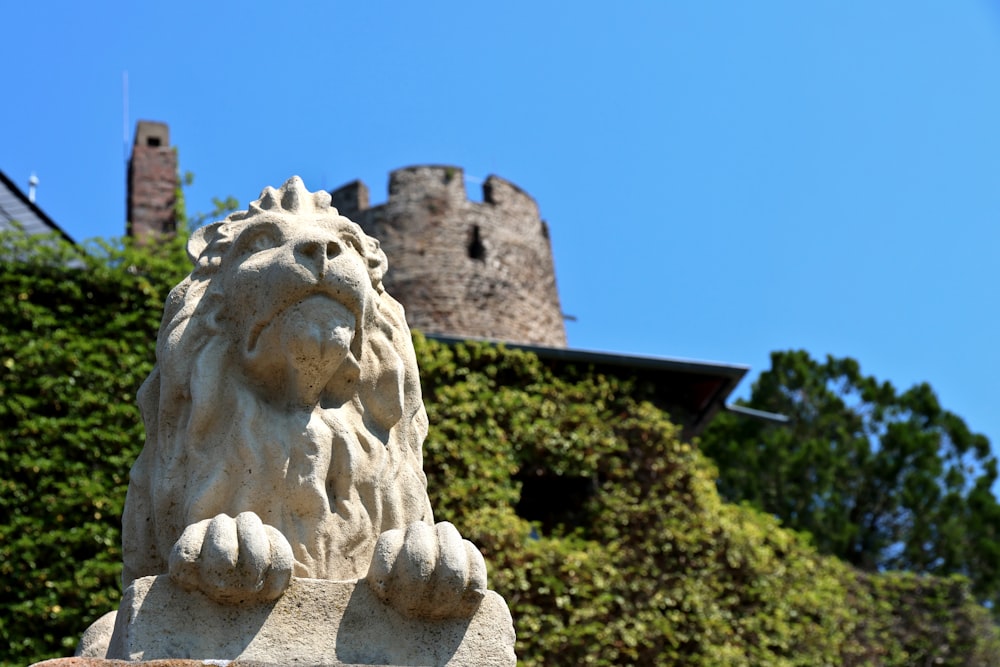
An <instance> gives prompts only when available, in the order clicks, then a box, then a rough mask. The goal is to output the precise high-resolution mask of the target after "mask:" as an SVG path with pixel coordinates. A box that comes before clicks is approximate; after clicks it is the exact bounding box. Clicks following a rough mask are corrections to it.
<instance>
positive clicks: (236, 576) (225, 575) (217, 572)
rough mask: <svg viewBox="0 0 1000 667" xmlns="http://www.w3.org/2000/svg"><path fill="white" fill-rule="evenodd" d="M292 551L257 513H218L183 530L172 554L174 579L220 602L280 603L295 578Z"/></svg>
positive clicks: (280, 535)
mask: <svg viewBox="0 0 1000 667" xmlns="http://www.w3.org/2000/svg"><path fill="white" fill-rule="evenodd" d="M294 563H295V559H294V556H293V555H292V547H291V545H289V544H288V540H286V539H285V536H284V535H282V534H281V533H279V532H278V531H277V529H275V528H273V527H271V526H267V525H265V524H264V523H263V522H261V520H260V517H258V516H257V515H256V514H254V513H253V512H243V513H242V514H240V515H238V516H237V517H236V518H235V519H234V518H233V517H231V516H227V515H225V514H220V515H218V516H216V517H215V518H214V519H205V520H204V521H199V522H198V523H195V524H191V525H190V526H188V527H187V528H185V529H184V532H183V533H182V534H181V537H180V539H179V540H177V543H176V544H174V548H173V550H172V551H171V552H170V578H171V579H173V580H174V582H176V583H177V584H178V585H179V586H181V587H182V588H184V589H185V590H199V591H201V592H203V593H205V594H206V595H208V596H209V597H210V598H212V599H213V600H216V601H217V602H226V603H234V602H241V601H244V600H254V601H269V600H274V599H277V598H278V597H279V596H280V595H281V594H282V593H284V592H285V589H286V588H288V583H289V581H290V580H291V576H292V566H293V565H294Z"/></svg>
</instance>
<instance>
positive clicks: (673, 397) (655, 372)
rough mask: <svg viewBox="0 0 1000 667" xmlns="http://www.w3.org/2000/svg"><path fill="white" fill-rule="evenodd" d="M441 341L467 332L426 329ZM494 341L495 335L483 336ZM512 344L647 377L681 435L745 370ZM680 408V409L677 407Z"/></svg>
mask: <svg viewBox="0 0 1000 667" xmlns="http://www.w3.org/2000/svg"><path fill="white" fill-rule="evenodd" d="M427 337H428V338H431V339H433V340H437V341H441V342H443V343H449V344H453V343H458V342H461V341H463V340H468V338H464V337H457V336H443V335H438V334H431V335H428V336H427ZM486 342H492V343H496V342H497V341H486ZM503 345H504V346H506V347H508V348H511V349H518V350H527V351H529V352H533V353H534V354H536V355H538V357H539V358H541V359H543V360H546V361H549V362H552V363H554V364H556V365H570V364H575V365H586V366H592V367H594V368H595V369H596V370H599V371H601V372H604V373H608V374H615V375H628V376H634V377H636V378H637V379H638V380H640V381H648V382H651V383H652V386H653V390H654V395H655V399H654V400H655V402H656V403H657V404H658V405H659V406H660V407H661V408H663V409H665V410H667V411H668V412H670V413H671V416H672V417H674V419H675V420H676V423H678V424H680V425H681V426H682V427H683V435H684V437H685V438H693V437H695V436H697V435H698V434H700V433H701V432H702V430H703V429H704V428H705V427H706V426H708V423H709V422H710V421H711V419H712V417H713V416H714V415H715V413H716V412H718V411H719V410H720V409H722V408H723V407H724V406H725V404H726V399H727V398H728V397H729V395H730V394H731V393H732V392H733V390H734V389H735V388H736V385H738V384H739V382H740V380H742V379H743V376H745V375H746V374H747V371H748V370H750V367H749V366H743V365H738V364H722V363H718V362H713V361H693V360H690V359H676V358H671V357H650V356H641V355H633V354H616V353H613V352H594V351H590V350H575V349H571V348H555V347H542V346H539V345H521V344H517V343H503ZM678 409H679V410H678Z"/></svg>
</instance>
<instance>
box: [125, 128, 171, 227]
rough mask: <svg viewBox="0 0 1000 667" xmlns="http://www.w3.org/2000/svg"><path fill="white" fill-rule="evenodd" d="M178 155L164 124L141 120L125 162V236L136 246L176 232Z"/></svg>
mask: <svg viewBox="0 0 1000 667" xmlns="http://www.w3.org/2000/svg"><path fill="white" fill-rule="evenodd" d="M177 187H178V182H177V152H176V151H175V150H174V149H173V148H172V147H171V146H170V129H169V128H168V127H167V124H166V123H157V122H154V121H148V120H140V121H139V122H138V123H136V126H135V143H134V144H133V145H132V157H131V159H130V160H129V162H128V213H127V215H128V220H127V222H126V225H127V233H128V235H129V236H131V237H133V238H134V239H136V240H137V241H138V242H139V243H145V242H147V241H149V240H152V239H156V238H157V237H161V236H169V235H171V234H173V233H174V231H176V229H177V213H176V210H175V205H176V203H177Z"/></svg>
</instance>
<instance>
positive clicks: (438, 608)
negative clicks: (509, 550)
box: [367, 521, 486, 618]
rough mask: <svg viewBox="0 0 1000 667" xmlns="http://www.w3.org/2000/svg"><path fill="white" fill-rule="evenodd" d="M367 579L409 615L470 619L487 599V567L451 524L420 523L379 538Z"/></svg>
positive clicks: (389, 532) (469, 543) (388, 532)
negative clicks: (483, 600) (485, 597)
mask: <svg viewBox="0 0 1000 667" xmlns="http://www.w3.org/2000/svg"><path fill="white" fill-rule="evenodd" d="M367 580H368V585H369V586H370V587H371V588H372V590H373V591H374V592H375V594H376V595H377V596H378V597H379V598H380V599H382V601H383V602H386V603H388V604H391V605H392V606H394V607H395V608H396V609H398V610H399V611H400V612H402V613H404V614H406V615H408V616H413V617H424V618H469V617H471V616H472V615H473V614H474V613H475V612H476V609H477V608H478V607H479V603H480V601H481V600H482V598H483V595H485V591H486V562H485V561H484V560H483V555H482V554H481V553H480V552H479V550H478V549H476V547H475V546H474V545H473V544H472V543H471V542H469V541H468V540H463V539H462V536H461V535H459V534H458V530H456V529H455V526H453V525H452V524H450V523H448V522H441V523H439V524H437V525H435V526H431V525H429V524H427V523H424V522H422V521H416V522H414V523H411V524H410V525H409V526H407V527H406V529H405V530H403V529H397V530H388V531H386V532H384V533H382V534H381V535H380V536H379V538H378V542H377V543H376V544H375V554H374V556H373V557H372V563H371V567H370V568H369V570H368V577H367Z"/></svg>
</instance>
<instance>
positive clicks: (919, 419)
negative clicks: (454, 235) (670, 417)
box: [701, 351, 1000, 608]
mask: <svg viewBox="0 0 1000 667" xmlns="http://www.w3.org/2000/svg"><path fill="white" fill-rule="evenodd" d="M746 404H747V405H749V406H750V407H753V408H757V409H761V410H768V411H771V412H778V413H782V414H785V415H788V416H789V417H791V419H792V422H791V424H790V425H788V426H785V425H773V424H765V423H763V422H759V421H755V420H750V419H745V418H741V417H739V416H736V415H724V416H721V417H720V418H718V419H716V420H715V422H714V423H713V424H712V426H711V427H710V428H709V429H708V431H707V432H706V433H705V435H704V437H703V438H702V443H701V446H702V449H703V451H705V452H706V453H707V454H708V455H709V456H711V457H712V458H714V459H715V460H716V461H718V462H719V465H720V469H721V470H720V473H721V474H720V476H719V490H720V492H721V493H722V495H723V496H724V497H726V498H728V499H730V500H732V501H739V500H747V501H749V502H750V503H752V504H753V505H754V506H755V507H759V508H761V509H763V510H764V511H766V512H769V513H772V514H774V515H776V516H778V517H779V518H780V519H781V520H782V521H783V522H784V523H785V524H786V525H788V526H790V527H792V528H795V529H798V530H803V531H807V532H809V533H810V534H811V535H812V536H813V539H814V541H815V544H816V545H817V546H818V547H819V549H820V551H822V552H824V553H829V554H833V555H836V556H839V557H840V558H843V559H844V560H846V561H848V562H849V563H852V564H854V565H856V566H858V567H860V568H862V569H864V570H868V571H879V570H885V569H899V570H910V571H914V572H927V573H933V574H942V575H945V574H952V573H960V574H964V575H966V576H968V577H969V578H971V580H972V582H973V589H974V592H975V594H976V596H977V597H978V598H979V599H980V600H982V601H989V602H990V603H991V604H992V605H993V606H994V608H1000V606H998V605H1000V570H998V565H1000V541H998V538H1000V536H998V534H997V531H998V529H1000V504H998V503H997V501H996V498H995V497H994V496H993V493H992V491H991V489H992V486H993V483H994V482H995V480H996V478H997V462H996V459H995V458H994V457H993V455H992V454H991V453H990V445H989V441H988V440H987V439H986V438H985V437H984V436H982V435H978V434H975V433H972V432H971V431H970V430H969V428H968V427H967V426H966V424H965V422H963V421H962V420H961V419H960V418H959V417H958V416H956V415H954V414H952V413H950V412H948V411H947V410H944V409H942V408H941V406H940V404H939V403H938V400H937V397H936V396H935V395H934V392H933V391H932V390H931V388H930V387H929V386H928V385H927V384H920V385H916V386H914V387H912V388H910V389H909V390H907V391H905V392H902V393H897V391H896V390H895V389H894V388H893V386H892V385H891V384H889V383H888V382H878V381H877V380H876V379H875V378H873V377H866V376H864V375H862V373H861V370H860V367H859V365H858V363H857V362H856V361H854V360H853V359H834V358H832V357H828V358H827V359H826V361H825V362H823V363H820V362H818V361H816V360H814V359H812V358H810V357H809V355H808V354H807V353H805V352H804V351H790V352H775V353H773V354H772V355H771V368H770V369H769V370H767V371H765V372H764V373H762V374H761V376H760V378H759V379H758V380H757V382H756V383H755V384H754V387H753V392H752V395H751V397H750V400H749V401H748V402H747V403H746Z"/></svg>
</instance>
